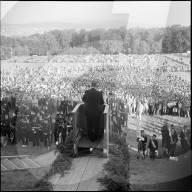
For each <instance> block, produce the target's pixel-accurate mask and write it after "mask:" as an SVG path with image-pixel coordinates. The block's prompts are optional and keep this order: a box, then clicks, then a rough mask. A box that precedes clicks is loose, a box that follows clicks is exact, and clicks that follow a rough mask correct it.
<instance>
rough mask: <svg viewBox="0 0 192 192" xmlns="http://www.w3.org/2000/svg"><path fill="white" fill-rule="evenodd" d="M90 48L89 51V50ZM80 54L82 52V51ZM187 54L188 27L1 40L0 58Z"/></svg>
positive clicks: (53, 33)
mask: <svg viewBox="0 0 192 192" xmlns="http://www.w3.org/2000/svg"><path fill="white" fill-rule="evenodd" d="M88 48H89V49H88ZM81 50H82V51H81ZM187 50H190V27H182V26H180V25H174V26H171V27H168V28H151V29H142V28H134V29H129V30H127V29H126V28H125V27H121V28H119V29H108V30H105V29H94V30H91V31H86V30H84V29H82V30H80V31H79V32H77V31H75V30H53V31H50V32H46V33H44V34H34V35H31V36H24V37H5V36H2V37H1V58H8V57H10V56H11V55H17V56H19V55H47V54H48V53H49V54H52V55H54V54H95V53H103V54H118V53H120V52H122V53H125V54H155V53H173V52H176V53H178V52H186V51H187Z"/></svg>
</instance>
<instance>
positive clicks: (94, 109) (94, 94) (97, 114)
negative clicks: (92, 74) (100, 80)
mask: <svg viewBox="0 0 192 192" xmlns="http://www.w3.org/2000/svg"><path fill="white" fill-rule="evenodd" d="M96 87H97V82H96V81H93V82H92V88H91V89H89V90H86V91H85V94H84V96H83V98H82V100H83V101H84V102H85V103H86V107H85V115H86V116H87V126H88V137H89V139H90V140H91V141H92V142H94V141H96V140H97V137H98V130H99V124H100V119H101V117H102V112H103V107H102V105H103V104H104V100H103V96H102V93H101V92H100V91H98V90H96Z"/></svg>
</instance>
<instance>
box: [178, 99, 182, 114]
mask: <svg viewBox="0 0 192 192" xmlns="http://www.w3.org/2000/svg"><path fill="white" fill-rule="evenodd" d="M181 108H182V103H181V101H179V102H178V115H179V117H180V116H181Z"/></svg>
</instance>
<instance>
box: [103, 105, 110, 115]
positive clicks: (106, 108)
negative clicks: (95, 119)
mask: <svg viewBox="0 0 192 192" xmlns="http://www.w3.org/2000/svg"><path fill="white" fill-rule="evenodd" d="M108 112H109V105H107V104H105V110H104V112H103V114H107V113H108Z"/></svg>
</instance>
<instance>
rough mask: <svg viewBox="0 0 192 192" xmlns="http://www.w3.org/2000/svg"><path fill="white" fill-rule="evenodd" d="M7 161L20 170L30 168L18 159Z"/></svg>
mask: <svg viewBox="0 0 192 192" xmlns="http://www.w3.org/2000/svg"><path fill="white" fill-rule="evenodd" d="M9 161H11V162H13V163H14V164H15V165H16V166H17V167H19V168H20V169H27V168H31V167H30V166H28V165H27V164H25V163H24V162H23V161H22V160H21V159H19V158H14V159H9Z"/></svg>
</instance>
